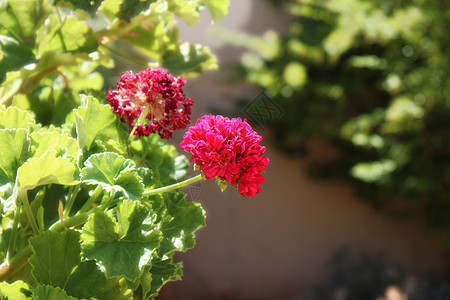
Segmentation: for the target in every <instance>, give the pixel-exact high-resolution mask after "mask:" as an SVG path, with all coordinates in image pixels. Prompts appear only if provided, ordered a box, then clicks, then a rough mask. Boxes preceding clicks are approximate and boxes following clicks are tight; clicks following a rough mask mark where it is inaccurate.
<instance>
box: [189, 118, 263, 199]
mask: <svg viewBox="0 0 450 300" xmlns="http://www.w3.org/2000/svg"><path fill="white" fill-rule="evenodd" d="M261 140H262V137H261V136H259V135H258V134H257V133H256V132H255V131H254V130H253V129H252V128H251V126H250V125H249V124H248V123H247V121H246V120H245V119H244V120H242V119H241V118H234V119H229V118H226V117H223V116H213V115H206V116H203V117H202V118H200V119H199V120H198V121H197V124H195V126H192V127H190V128H189V131H188V132H186V134H185V135H184V137H183V141H182V142H181V144H180V147H181V148H182V149H184V150H186V151H188V152H190V153H192V155H193V156H192V158H191V161H194V163H195V164H196V165H197V166H199V167H200V170H202V171H203V172H204V174H205V177H206V179H212V178H217V179H220V180H222V181H228V182H231V184H232V185H233V186H234V187H236V188H238V191H239V193H240V194H241V195H242V196H245V195H247V196H249V197H254V196H255V194H257V193H259V192H260V191H261V187H260V185H261V184H263V183H264V177H263V176H262V175H261V173H264V170H265V168H266V166H267V164H268V163H269V159H268V158H267V157H264V156H263V153H264V151H265V150H266V148H265V147H264V146H261V145H260V144H259V142H260V141H261Z"/></svg>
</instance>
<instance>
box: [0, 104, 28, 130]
mask: <svg viewBox="0 0 450 300" xmlns="http://www.w3.org/2000/svg"><path fill="white" fill-rule="evenodd" d="M34 124H35V121H34V119H33V117H32V116H31V114H30V113H29V112H28V111H24V110H21V109H18V108H17V107H14V106H10V107H8V108H7V109H6V110H5V109H2V108H0V129H1V128H9V129H14V128H15V129H20V128H23V129H29V128H30V127H34Z"/></svg>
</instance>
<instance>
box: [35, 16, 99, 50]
mask: <svg viewBox="0 0 450 300" xmlns="http://www.w3.org/2000/svg"><path fill="white" fill-rule="evenodd" d="M55 9H58V8H55ZM60 13H61V14H62V12H60ZM63 18H64V22H63V25H62V27H61V25H60V24H61V23H60V22H59V21H58V17H57V15H56V14H51V15H50V16H49V17H48V18H47V19H46V21H45V23H44V25H43V26H42V27H41V28H40V30H38V33H37V38H36V40H37V44H38V45H39V46H38V48H37V56H38V57H39V56H41V55H42V54H44V53H45V52H46V51H55V52H56V51H57V52H60V51H62V52H69V53H70V52H71V53H81V52H85V53H90V52H93V51H95V50H96V49H97V47H98V44H97V39H96V37H95V35H94V34H93V32H92V29H91V28H90V27H89V26H88V25H87V24H86V22H85V21H79V20H77V19H76V18H75V17H73V16H70V15H64V16H63Z"/></svg>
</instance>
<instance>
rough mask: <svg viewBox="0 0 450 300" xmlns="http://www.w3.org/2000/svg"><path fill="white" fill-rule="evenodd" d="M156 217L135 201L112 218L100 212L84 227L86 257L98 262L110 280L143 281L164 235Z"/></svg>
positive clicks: (119, 208) (114, 213)
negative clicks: (121, 277)
mask: <svg viewBox="0 0 450 300" xmlns="http://www.w3.org/2000/svg"><path fill="white" fill-rule="evenodd" d="M155 219H156V216H155V215H154V214H151V213H150V212H149V211H148V209H147V208H146V207H145V206H142V205H138V204H135V203H133V202H131V201H125V202H123V203H120V204H119V205H118V206H117V207H116V208H114V210H113V211H112V212H111V213H110V214H106V213H104V212H96V213H95V214H93V215H92V216H91V217H90V218H89V219H88V222H87V223H86V224H85V225H84V226H83V230H82V234H81V241H82V249H83V257H84V258H85V259H95V260H96V262H97V264H98V265H99V266H100V268H101V269H103V270H105V274H106V276H107V277H117V276H124V277H125V278H127V279H129V280H135V279H137V278H138V277H139V275H140V273H141V269H142V268H143V267H144V265H146V264H149V263H150V262H151V257H152V253H153V251H154V250H155V249H156V248H158V247H159V243H160V240H161V232H160V231H159V230H158V229H157V224H155Z"/></svg>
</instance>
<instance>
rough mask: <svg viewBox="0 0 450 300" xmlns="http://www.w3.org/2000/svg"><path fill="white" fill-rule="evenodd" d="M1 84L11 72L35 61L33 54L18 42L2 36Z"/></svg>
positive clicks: (0, 41) (0, 45) (0, 46)
mask: <svg viewBox="0 0 450 300" xmlns="http://www.w3.org/2000/svg"><path fill="white" fill-rule="evenodd" d="M0 50H1V53H2V57H0V82H2V81H3V79H4V78H5V75H6V73H7V72H9V71H14V70H16V69H18V68H21V67H23V66H25V65H26V64H28V63H29V62H31V61H32V60H33V59H34V54H33V52H32V51H31V50H30V49H29V48H28V47H27V46H25V45H24V44H22V43H20V42H19V41H18V40H16V39H14V38H12V37H10V36H6V35H0Z"/></svg>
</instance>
